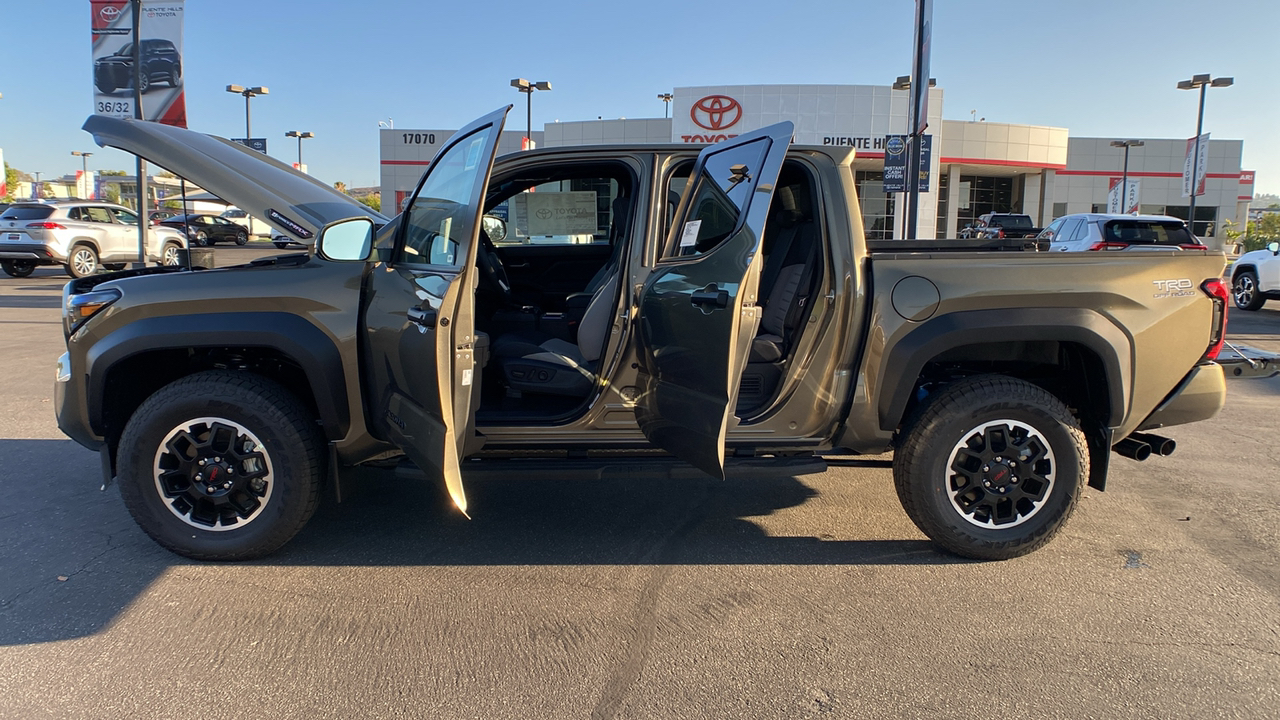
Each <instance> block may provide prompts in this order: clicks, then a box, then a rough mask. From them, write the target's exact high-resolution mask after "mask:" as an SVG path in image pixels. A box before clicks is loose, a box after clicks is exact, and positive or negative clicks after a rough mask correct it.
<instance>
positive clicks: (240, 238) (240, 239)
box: [236, 230, 249, 247]
mask: <svg viewBox="0 0 1280 720" xmlns="http://www.w3.org/2000/svg"><path fill="white" fill-rule="evenodd" d="M248 243H249V233H247V232H245V231H243V230H241V231H240V232H238V233H236V244H237V245H240V246H242V247H243V246H244V245H247V244H248Z"/></svg>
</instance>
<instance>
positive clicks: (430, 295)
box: [364, 106, 510, 514]
mask: <svg viewBox="0 0 1280 720" xmlns="http://www.w3.org/2000/svg"><path fill="white" fill-rule="evenodd" d="M509 109H510V106H507V107H506V108H503V109H501V110H498V111H496V112H493V113H490V114H489V115H486V116H485V117H483V118H481V119H479V120H477V121H475V122H473V123H471V124H470V125H468V126H467V127H465V128H463V129H462V130H459V131H458V132H457V133H456V134H455V135H454V136H453V137H452V138H451V139H450V141H449V143H448V144H446V145H445V146H444V147H443V148H442V149H441V150H440V153H439V154H438V155H437V156H436V158H435V159H434V160H433V161H432V163H431V166H430V169H429V170H428V171H427V173H426V175H424V176H423V179H422V181H421V182H420V183H419V185H418V189H417V191H416V192H415V193H414V195H413V197H412V199H411V201H410V203H409V205H408V209H407V210H406V211H405V212H404V214H403V215H402V216H401V222H400V223H398V225H399V227H398V229H397V231H396V241H395V248H394V252H393V255H392V259H391V261H390V262H389V263H382V262H378V263H374V265H373V266H372V268H371V270H370V273H369V276H368V280H367V288H366V305H365V308H364V315H365V318H364V324H365V329H366V332H365V338H364V341H365V347H366V357H367V358H368V361H369V362H368V365H369V375H368V377H369V379H370V386H369V390H370V392H371V393H372V394H373V396H374V397H373V399H372V400H371V405H372V407H371V413H370V415H371V417H372V419H373V424H374V427H375V428H376V429H377V430H378V431H379V432H380V433H382V434H383V436H384V437H386V438H388V439H390V440H392V441H393V442H395V443H396V444H397V445H399V446H400V448H401V449H403V450H404V451H405V454H406V455H408V456H409V458H410V459H412V460H413V462H414V463H415V464H416V465H418V467H419V468H421V469H422V470H423V471H424V472H426V473H427V474H432V473H435V474H437V475H438V476H439V477H440V478H441V479H442V480H443V481H444V484H445V487H446V488H447V489H448V491H449V496H450V498H451V499H452V500H453V502H454V504H455V505H457V506H458V509H459V510H461V511H462V512H463V513H464V514H465V513H466V511H467V498H466V493H465V491H464V490H463V487H462V475H461V469H460V463H461V459H462V449H463V446H464V444H465V443H466V440H467V438H468V437H469V435H470V432H471V428H472V409H471V390H472V387H471V386H472V384H473V383H474V382H479V372H478V370H479V368H476V367H475V352H474V347H475V282H476V274H475V263H476V246H477V244H478V240H479V232H480V213H481V210H482V199H483V197H484V190H485V187H486V185H487V184H488V182H489V174H490V173H491V172H492V170H493V157H494V155H495V152H496V150H497V145H498V137H499V135H500V134H501V132H502V125H503V122H504V121H505V118H506V114H507V111H508V110H509Z"/></svg>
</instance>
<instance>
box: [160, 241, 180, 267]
mask: <svg viewBox="0 0 1280 720" xmlns="http://www.w3.org/2000/svg"><path fill="white" fill-rule="evenodd" d="M181 249H182V248H181V247H180V246H179V245H178V244H177V243H165V246H164V253H163V254H162V255H161V256H160V264H161V265H170V266H173V265H179V264H181V263H180V258H179V257H178V251H179V250H181Z"/></svg>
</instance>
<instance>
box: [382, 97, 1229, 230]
mask: <svg viewBox="0 0 1280 720" xmlns="http://www.w3.org/2000/svg"><path fill="white" fill-rule="evenodd" d="M673 94H674V98H673V100H672V102H671V111H672V112H671V115H672V117H671V118H670V119H664V118H639V119H618V120H588V121H581V122H557V123H550V124H547V125H544V126H543V128H542V130H541V132H539V131H537V130H535V131H534V133H533V134H534V140H535V142H536V144H537V145H538V146H541V147H557V146H568V145H598V144H633V143H682V144H683V143H689V144H700V145H704V144H708V143H712V142H718V141H720V140H724V139H727V138H730V137H734V136H736V135H740V134H742V133H745V132H748V131H751V130H754V129H757V128H761V127H765V126H767V125H771V124H773V123H776V122H780V121H783V120H790V121H792V122H794V123H795V126H796V130H795V143H796V144H798V145H828V146H830V145H835V146H844V147H853V148H854V149H855V150H856V151H857V158H856V160H855V161H854V171H855V178H856V181H857V185H858V194H859V199H860V201H861V203H862V212H863V216H864V224H865V226H866V228H867V234H868V236H869V237H872V238H875V239H891V238H900V237H904V236H905V234H904V233H903V231H902V228H903V225H904V222H903V214H904V212H903V207H904V205H905V203H904V202H903V197H902V195H901V194H887V193H885V192H884V189H883V173H884V142H885V136H886V135H891V134H905V133H906V132H907V112H908V104H909V95H910V93H909V91H906V90H895V89H893V88H890V87H887V86H873V85H720V86H702V87H683V88H676V89H675V91H674V93H673ZM943 95H944V94H943V90H942V89H941V88H931V89H930V90H929V119H928V129H927V130H926V131H925V132H926V134H927V135H930V136H932V148H931V153H930V158H929V170H930V180H929V192H927V193H923V194H922V195H921V196H920V198H921V201H920V208H919V212H918V221H917V237H921V238H926V237H939V238H943V237H956V236H957V234H958V233H959V231H960V229H961V228H963V227H964V226H965V225H966V224H968V223H970V222H973V221H974V220H975V219H976V218H978V217H979V216H980V215H982V214H984V213H989V212H1022V213H1026V214H1028V215H1030V216H1031V217H1032V219H1033V220H1034V221H1035V222H1036V223H1037V224H1038V225H1041V226H1043V225H1047V224H1048V223H1049V222H1050V221H1051V220H1053V218H1055V217H1059V216H1061V215H1065V214H1068V213H1078V212H1105V210H1106V203H1107V195H1108V192H1109V191H1110V188H1111V187H1112V185H1114V184H1116V183H1119V181H1120V176H1121V173H1122V165H1123V160H1124V152H1123V150H1122V149H1120V148H1115V147H1112V146H1111V145H1110V143H1111V141H1112V140H1114V139H1116V138H1084V137H1081V138H1073V137H1070V134H1069V131H1068V129H1067V128H1061V127H1048V126H1038V125H1014V124H1006V123H994V122H990V123H989V122H984V121H974V120H971V121H957V120H944V119H943V118H942V115H943V100H944V97H943ZM452 132H453V131H451V130H403V129H395V130H386V129H384V130H382V131H381V169H382V173H381V187H382V197H383V202H384V203H386V202H387V200H388V199H394V200H395V202H396V205H395V206H394V207H399V206H400V203H401V202H402V200H403V198H404V197H405V196H407V195H408V194H410V193H412V191H413V188H414V187H415V185H416V184H417V181H418V179H419V178H420V177H421V174H422V173H423V172H424V171H425V170H426V167H427V165H428V164H429V162H430V160H431V158H432V157H434V155H435V153H436V151H437V150H438V149H439V147H440V145H441V144H442V143H443V142H444V141H445V140H447V139H448V137H449V135H451V134H452ZM523 135H524V133H523V132H519V131H510V130H508V131H507V132H505V133H504V134H503V140H502V143H501V145H500V148H499V152H500V153H502V152H507V151H516V150H519V148H520V147H521V142H522V136H523ZM1124 139H1135V138H1124ZM1136 139H1142V140H1143V141H1144V145H1143V146H1141V147H1133V148H1131V149H1130V151H1129V172H1128V177H1129V179H1130V180H1131V181H1133V180H1136V181H1138V191H1139V200H1138V202H1139V206H1140V210H1141V212H1144V213H1147V212H1150V213H1153V214H1168V215H1173V216H1176V217H1182V218H1184V219H1185V218H1186V217H1187V211H1188V206H1189V199H1188V198H1185V197H1182V174H1183V161H1184V159H1185V157H1186V148H1187V141H1186V140H1185V139H1159V138H1136ZM1242 151H1243V142H1242V141H1239V140H1211V141H1210V143H1209V150H1208V158H1209V160H1208V168H1207V173H1206V180H1205V192H1204V194H1203V195H1200V196H1199V197H1197V200H1196V224H1195V230H1196V233H1197V234H1198V235H1200V236H1202V237H1215V236H1217V235H1219V234H1220V233H1221V229H1222V227H1223V223H1225V222H1228V221H1229V222H1231V223H1237V224H1239V223H1242V221H1243V219H1244V218H1245V216H1246V213H1247V209H1248V201H1249V200H1250V199H1251V198H1252V195H1253V173H1252V172H1250V171H1244V170H1241V154H1242ZM388 209H390V207H388Z"/></svg>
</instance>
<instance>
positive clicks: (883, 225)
mask: <svg viewBox="0 0 1280 720" xmlns="http://www.w3.org/2000/svg"><path fill="white" fill-rule="evenodd" d="M854 182H855V183H856V185H857V188H858V202H859V203H861V205H862V226H863V228H864V230H865V231H866V236H867V239H868V240H892V239H893V211H894V195H893V193H886V192H885V191H884V173H883V172H876V171H871V170H859V171H857V173H856V174H855V175H854Z"/></svg>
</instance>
